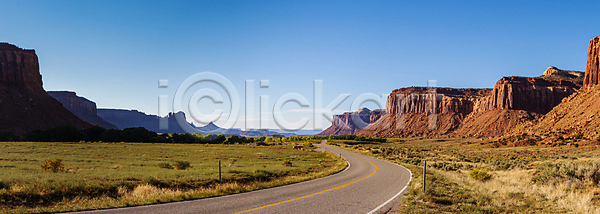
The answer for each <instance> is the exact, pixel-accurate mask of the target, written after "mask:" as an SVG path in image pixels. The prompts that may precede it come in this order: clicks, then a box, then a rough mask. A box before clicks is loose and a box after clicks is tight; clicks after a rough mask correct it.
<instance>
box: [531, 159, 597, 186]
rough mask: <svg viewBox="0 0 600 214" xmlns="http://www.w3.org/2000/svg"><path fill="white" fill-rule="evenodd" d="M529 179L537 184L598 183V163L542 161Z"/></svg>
mask: <svg viewBox="0 0 600 214" xmlns="http://www.w3.org/2000/svg"><path fill="white" fill-rule="evenodd" d="M531 181H532V182H534V183H537V184H544V183H550V184H556V183H557V182H569V183H579V182H581V183H587V184H592V185H598V184H599V183H600V163H598V162H579V163H572V162H566V163H557V164H553V163H548V162H545V163H542V164H540V165H538V166H537V170H536V173H535V176H533V178H531Z"/></svg>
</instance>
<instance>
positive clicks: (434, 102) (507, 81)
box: [320, 66, 584, 138]
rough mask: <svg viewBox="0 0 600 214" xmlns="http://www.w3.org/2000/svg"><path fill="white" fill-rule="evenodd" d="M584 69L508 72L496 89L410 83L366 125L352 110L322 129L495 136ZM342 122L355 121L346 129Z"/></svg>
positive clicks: (571, 86) (527, 117)
mask: <svg viewBox="0 0 600 214" xmlns="http://www.w3.org/2000/svg"><path fill="white" fill-rule="evenodd" d="M583 74H584V73H583V72H579V71H569V70H561V69H558V68H556V67H554V66H551V67H549V68H547V69H546V70H545V71H544V74H543V75H542V76H540V77H518V76H512V77H503V78H502V79H500V80H498V82H496V85H494V87H493V88H492V89H455V88H429V87H408V88H400V89H396V90H394V91H392V93H390V95H389V96H388V99H387V102H386V109H385V114H384V115H381V116H380V118H379V119H378V120H376V121H371V122H370V124H369V125H368V126H366V127H364V128H363V129H360V128H358V127H354V126H351V124H348V122H347V121H348V120H347V119H346V118H348V115H351V113H345V114H344V115H347V116H344V115H336V116H334V123H333V124H332V126H331V127H330V128H328V129H327V130H325V131H324V132H322V133H321V134H320V135H328V134H334V135H335V134H338V135H339V134H352V133H355V134H357V135H361V136H378V137H388V138H389V137H422V136H426V137H491V136H499V135H504V134H508V133H509V132H510V131H511V130H512V129H513V128H514V127H516V126H518V125H520V124H523V123H526V122H528V121H533V120H536V119H537V118H539V117H541V116H542V115H544V114H546V113H548V112H549V111H551V110H552V109H553V108H554V107H555V106H557V105H558V104H559V103H561V101H562V100H563V99H564V98H566V97H568V96H570V95H571V94H573V93H575V92H576V91H577V90H579V88H580V87H581V86H582V85H583ZM339 124H344V125H345V126H348V127H351V129H346V131H345V132H342V131H337V132H336V131H332V130H337V129H335V128H334V127H340V125H339Z"/></svg>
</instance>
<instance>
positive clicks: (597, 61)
mask: <svg viewBox="0 0 600 214" xmlns="http://www.w3.org/2000/svg"><path fill="white" fill-rule="evenodd" d="M598 70H600V36H597V37H596V38H593V39H592V40H590V44H589V46H588V55H587V66H586V68H585V80H584V82H583V86H584V87H590V86H594V85H598V84H599V83H600V75H599V74H598Z"/></svg>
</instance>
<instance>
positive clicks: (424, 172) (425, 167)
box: [423, 160, 427, 193]
mask: <svg viewBox="0 0 600 214" xmlns="http://www.w3.org/2000/svg"><path fill="white" fill-rule="evenodd" d="M426 175H427V161H426V160H424V161H423V193H425V176H426Z"/></svg>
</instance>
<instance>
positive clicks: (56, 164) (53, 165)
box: [41, 159, 65, 172]
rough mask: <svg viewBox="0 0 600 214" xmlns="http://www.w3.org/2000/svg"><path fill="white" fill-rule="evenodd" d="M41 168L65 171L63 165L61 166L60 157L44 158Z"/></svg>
mask: <svg viewBox="0 0 600 214" xmlns="http://www.w3.org/2000/svg"><path fill="white" fill-rule="evenodd" d="M41 167H42V169H43V170H44V171H52V172H62V171H65V167H64V166H63V163H62V159H54V160H50V159H48V160H46V161H45V162H44V164H42V166H41Z"/></svg>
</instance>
